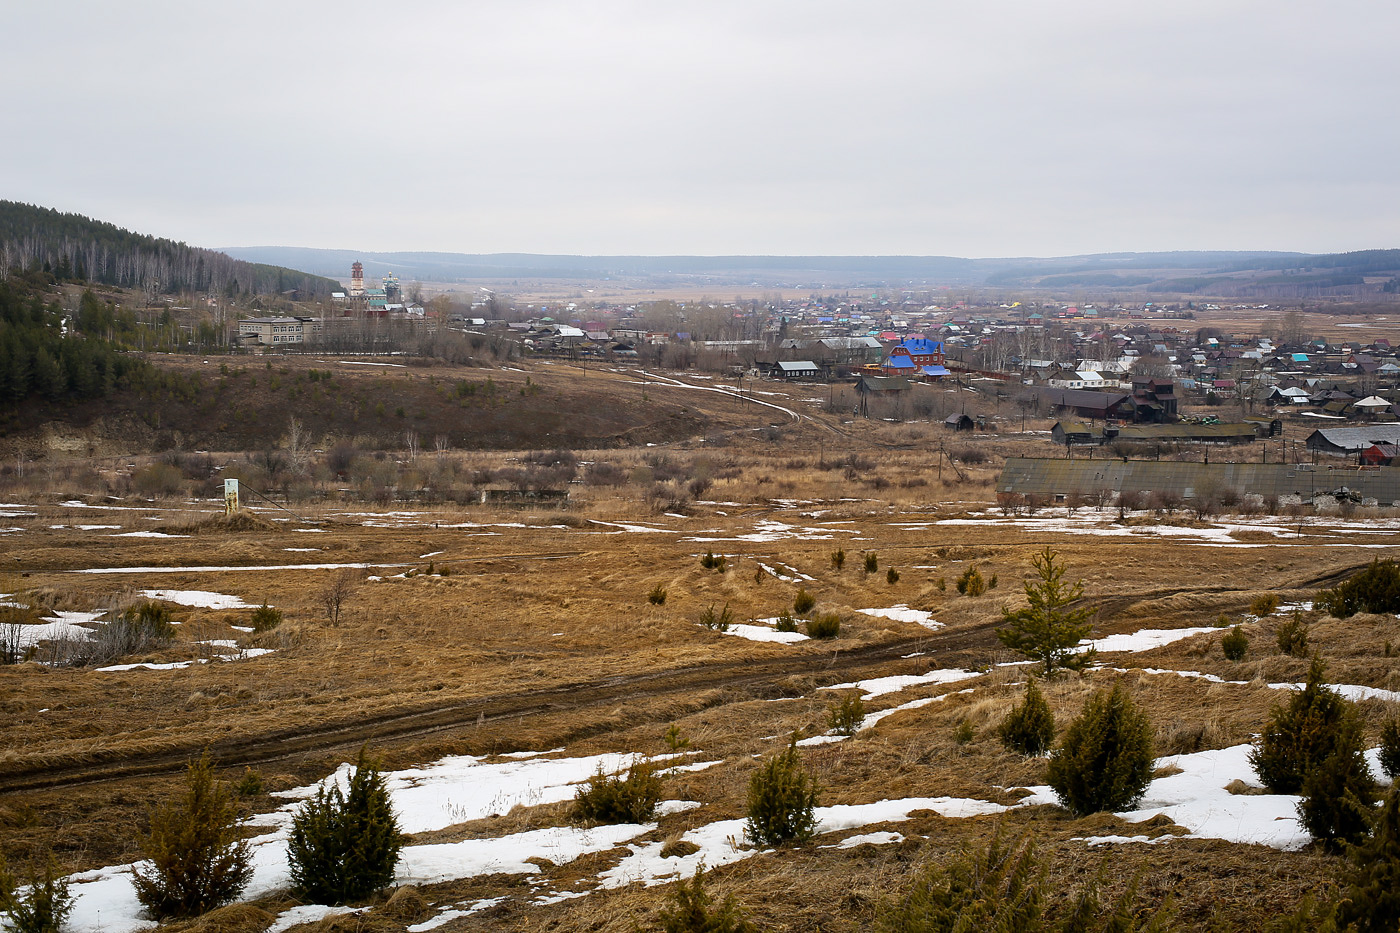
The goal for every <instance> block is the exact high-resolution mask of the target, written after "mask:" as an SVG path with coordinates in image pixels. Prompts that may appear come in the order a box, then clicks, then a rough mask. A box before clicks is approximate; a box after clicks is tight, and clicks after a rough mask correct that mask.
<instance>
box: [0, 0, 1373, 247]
mask: <svg viewBox="0 0 1400 933" xmlns="http://www.w3.org/2000/svg"><path fill="white" fill-rule="evenodd" d="M11 7H12V8H11V9H9V10H7V11H6V13H5V17H4V19H5V21H6V25H7V30H6V31H7V33H8V34H9V40H10V41H8V42H6V43H5V46H6V48H5V51H4V53H3V56H0V80H2V81H3V86H4V87H5V89H6V90H7V91H8V93H7V94H6V95H5V107H4V113H5V116H6V118H7V120H6V122H7V133H6V134H5V135H6V141H5V144H4V146H3V149H0V197H5V198H10V199H14V200H21V201H27V202H31V203H36V204H41V205H44V206H47V207H55V208H59V209H62V210H69V211H76V212H79V213H83V214H87V215H90V216H93V217H97V218H99V219H102V220H108V221H111V222H114V223H117V224H120V225H121V226H124V227H128V228H131V229H135V230H138V231H140V232H143V233H152V234H156V235H160V236H169V237H173V238H175V239H182V240H185V241H187V242H189V243H192V244H196V245H200V246H210V247H219V246H255V245H285V246H313V247H335V248H349V249H363V250H441V251H454V252H455V251H460V252H504V251H521V252H555V253H583V254H646V255H655V254H667V253H686V254H756V253H761V254H814V253H818V254H858V255H867V254H917V255H956V256H974V257H986V256H1010V255H1066V254H1072V253H1081V252H1098V251H1110V250H1158V249H1287V250H1305V251H1317V252H1324V251H1339V250H1348V249H1362V248H1369V247H1400V235H1397V233H1398V232H1400V210H1397V208H1398V207H1400V170H1398V169H1397V166H1400V120H1397V118H1396V110H1397V106H1396V105H1397V102H1400V101H1397V98H1400V55H1397V54H1396V52H1395V37H1396V36H1397V35H1400V4H1394V3H1388V2H1382V0H1327V2H1321V0H1268V2H1262V0H1258V2H1256V0H1171V2H1156V0H1151V2H1147V3H1131V2H1123V0H1116V2H1101V0H1058V2H1047V0H1025V2H1023V0H983V2H976V0H959V2H956V3H954V2H948V0H883V2H882V0H864V2H854V0H852V2H829V0H705V2H692V3H667V2H661V0H646V2H643V0H638V2H627V0H592V2H584V0H558V2H556V0H510V2H506V0H500V2H495V0H493V2H481V0H398V2H393V3H389V2H385V3H378V4H371V3H364V2H358V0H352V2H344V0H341V2H329V0H312V2H299V0H282V2H266V0H255V2H234V3H222V4H212V3H203V2H191V0H169V2H157V0H124V2H121V3H114V2H111V0H100V2H99V0H46V2H37V0H33V2H16V3H14V4H11Z"/></svg>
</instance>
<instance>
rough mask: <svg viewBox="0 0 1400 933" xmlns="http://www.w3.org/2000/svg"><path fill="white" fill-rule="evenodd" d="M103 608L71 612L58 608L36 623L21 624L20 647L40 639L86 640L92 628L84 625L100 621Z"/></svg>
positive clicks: (103, 612)
mask: <svg viewBox="0 0 1400 933" xmlns="http://www.w3.org/2000/svg"><path fill="white" fill-rule="evenodd" d="M106 611H107V610H105V609H98V610H97V611H95V612H71V611H66V610H59V611H56V612H54V613H53V614H52V615H48V616H45V617H44V621H43V622H41V623H40V624H38V625H22V626H20V629H19V643H20V647H22V648H27V647H29V646H30V645H37V644H38V643H39V642H41V641H59V640H61V639H66V638H72V639H78V640H81V641H86V640H87V639H88V638H90V637H91V636H92V629H90V628H85V627H84V626H88V625H94V624H97V623H99V622H101V619H102V616H103V615H104V614H105V613H106Z"/></svg>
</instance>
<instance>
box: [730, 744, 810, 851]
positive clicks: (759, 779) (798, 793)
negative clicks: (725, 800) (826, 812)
mask: <svg viewBox="0 0 1400 933" xmlns="http://www.w3.org/2000/svg"><path fill="white" fill-rule="evenodd" d="M817 795H818V788H817V783H816V781H815V779H813V778H812V776H811V775H809V774H808V773H807V772H806V770H805V769H804V768H803V767H802V759H801V758H800V757H799V756H798V754H797V738H796V736H794V737H793V740H792V741H791V742H790V743H788V747H787V749H786V750H784V751H782V752H779V753H778V754H776V755H774V756H773V757H771V758H769V759H768V760H767V761H765V762H764V763H763V765H762V766H761V767H760V768H759V769H758V770H757V771H755V772H754V774H753V776H752V777H751V778H749V796H748V804H747V807H746V815H747V819H746V820H745V824H744V826H745V833H746V834H747V835H748V837H749V839H750V841H752V842H753V843H754V845H759V846H781V845H787V844H788V843H793V842H803V841H805V840H807V839H810V838H811V837H812V836H813V835H815V834H816V831H817V817H816V808H817Z"/></svg>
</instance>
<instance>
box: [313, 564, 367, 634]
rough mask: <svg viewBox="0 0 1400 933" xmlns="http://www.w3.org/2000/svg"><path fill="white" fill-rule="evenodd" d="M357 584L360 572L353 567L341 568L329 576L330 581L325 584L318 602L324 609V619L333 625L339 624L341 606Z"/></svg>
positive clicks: (358, 583)
mask: <svg viewBox="0 0 1400 933" xmlns="http://www.w3.org/2000/svg"><path fill="white" fill-rule="evenodd" d="M359 585H360V572H359V571H358V570H355V569H353V568H346V569H344V570H341V571H339V572H337V573H336V574H335V576H333V577H331V581H330V583H328V584H326V588H325V589H323V590H321V593H320V603H321V605H322V607H324V608H325V610H326V621H328V622H329V623H330V624H331V625H333V626H335V625H339V624H340V611H341V608H342V607H343V606H344V605H345V601H346V600H347V599H349V598H350V596H351V595H352V594H353V593H354V592H355V590H356V588H357V587H359Z"/></svg>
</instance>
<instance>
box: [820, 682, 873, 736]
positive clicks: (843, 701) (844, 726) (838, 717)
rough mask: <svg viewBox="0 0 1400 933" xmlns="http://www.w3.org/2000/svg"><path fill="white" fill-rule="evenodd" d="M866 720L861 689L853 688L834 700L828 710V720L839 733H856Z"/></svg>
mask: <svg viewBox="0 0 1400 933" xmlns="http://www.w3.org/2000/svg"><path fill="white" fill-rule="evenodd" d="M864 721H865V700H864V699H862V698H861V694H860V691H859V690H851V691H848V692H846V693H845V694H843V695H842V696H841V697H840V699H837V700H835V701H833V702H832V704H831V705H830V706H828V707H827V710H826V722H827V725H828V726H830V727H831V731H832V732H835V733H836V734H837V735H855V734H856V731H857V730H858V729H860V724H861V723H862V722H864Z"/></svg>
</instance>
